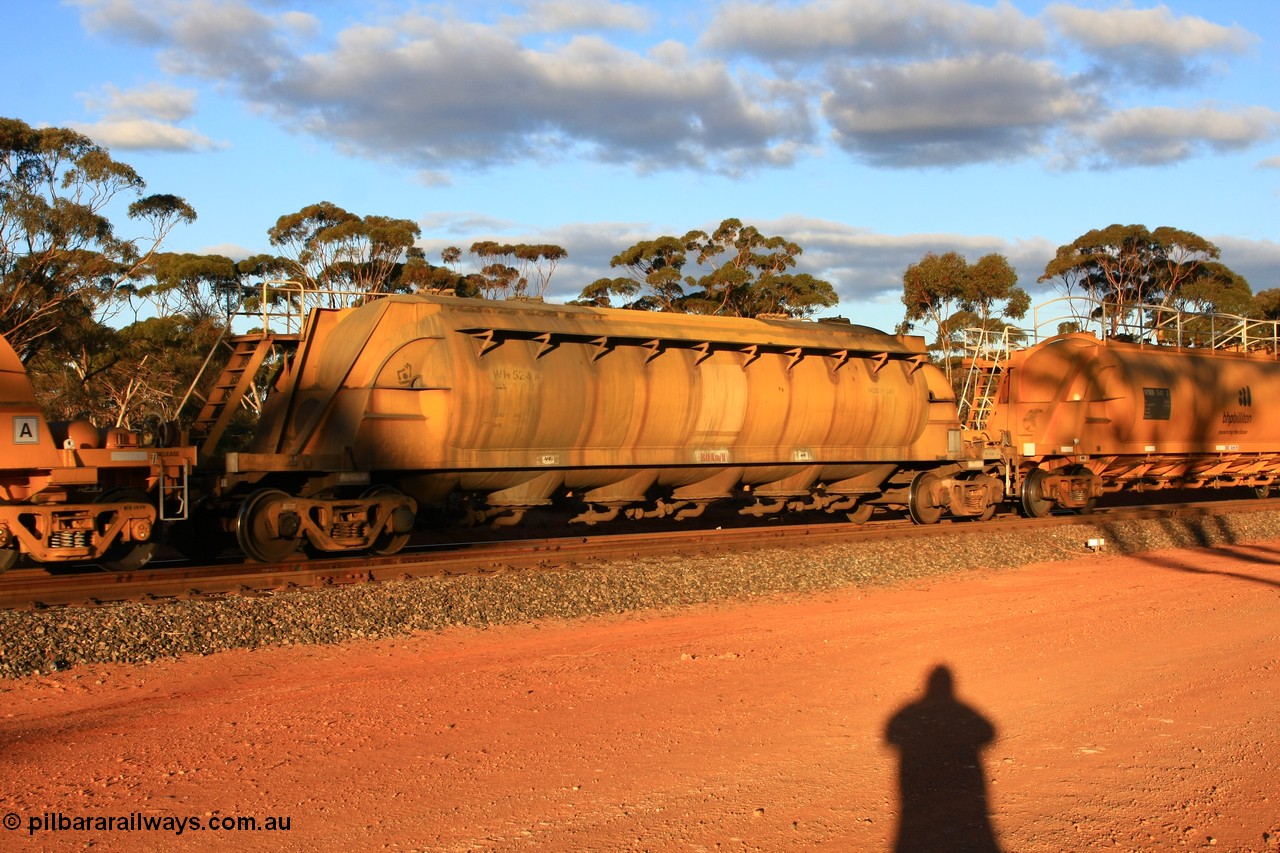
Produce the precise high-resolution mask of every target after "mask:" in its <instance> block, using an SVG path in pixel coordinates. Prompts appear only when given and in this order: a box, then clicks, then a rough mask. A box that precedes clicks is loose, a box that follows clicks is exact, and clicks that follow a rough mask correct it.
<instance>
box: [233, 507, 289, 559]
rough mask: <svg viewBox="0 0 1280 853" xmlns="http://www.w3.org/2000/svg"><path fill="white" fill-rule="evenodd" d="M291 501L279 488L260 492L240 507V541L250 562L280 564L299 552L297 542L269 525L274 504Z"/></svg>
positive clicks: (237, 523) (237, 527)
mask: <svg viewBox="0 0 1280 853" xmlns="http://www.w3.org/2000/svg"><path fill="white" fill-rule="evenodd" d="M288 499H289V496H288V495H287V494H285V493H284V492H282V491H280V490H279V489H259V490H258V491H256V492H254V493H253V494H251V495H250V496H249V499H248V500H246V501H245V502H244V503H243V504H242V505H241V506H240V512H239V514H238V515H237V516H236V542H237V543H239V545H240V550H242V551H244V553H245V554H246V555H248V557H249V558H250V559H252V560H257V561H258V562H260V563H277V562H279V561H280V560H284V559H286V558H287V557H289V555H290V554H293V553H294V552H295V551H297V550H298V540H297V539H284V538H281V537H280V536H278V535H276V533H275V532H274V531H272V530H271V528H270V526H269V525H268V524H267V518H268V512H267V511H268V509H270V506H271V503H272V502H273V501H279V500H288Z"/></svg>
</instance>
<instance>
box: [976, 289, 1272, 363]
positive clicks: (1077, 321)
mask: <svg viewBox="0 0 1280 853" xmlns="http://www.w3.org/2000/svg"><path fill="white" fill-rule="evenodd" d="M1064 309H1065V310H1064ZM1068 330H1074V331H1081V332H1091V333H1092V334H1093V335H1094V336H1095V337H1097V338H1098V339H1099V340H1105V339H1108V338H1111V339H1116V340H1125V341H1129V342H1132V343H1135V344H1138V345H1139V346H1176V347H1184V348H1188V349H1210V350H1221V351H1232V352H1252V353H1267V354H1270V355H1271V357H1272V358H1280V321H1278V320H1259V319H1256V318H1253V317H1242V316H1239V315H1236V314H1220V313H1211V312H1204V313H1198V312H1192V311H1184V310H1181V309H1179V308H1175V307H1173V306H1170V305H1145V304H1143V305H1135V304H1123V303H1122V304H1119V305H1117V303H1115V302H1110V301H1106V300H1100V299H1094V298H1092V297H1087V296H1078V295H1077V296H1059V297H1056V298H1054V299H1050V300H1049V301H1047V302H1043V303H1041V304H1040V305H1037V306H1036V307H1035V308H1034V309H1032V324H1031V327H1030V328H1029V329H1021V330H1019V331H1021V332H1022V333H1023V336H1024V337H1023V340H1025V341H1026V342H1027V344H1028V345H1034V344H1037V343H1040V342H1041V341H1042V340H1045V339H1047V338H1050V337H1053V336H1055V335H1059V334H1062V333H1063V331H1068ZM976 333H977V330H973V334H976ZM965 334H966V339H968V340H972V339H973V334H971V330H966V331H965Z"/></svg>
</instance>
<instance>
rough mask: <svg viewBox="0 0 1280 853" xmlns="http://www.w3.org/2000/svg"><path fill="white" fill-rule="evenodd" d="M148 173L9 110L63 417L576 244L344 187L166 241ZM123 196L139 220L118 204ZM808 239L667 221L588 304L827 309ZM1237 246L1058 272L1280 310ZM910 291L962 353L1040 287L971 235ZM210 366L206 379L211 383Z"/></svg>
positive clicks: (18, 333)
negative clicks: (257, 238) (972, 245)
mask: <svg viewBox="0 0 1280 853" xmlns="http://www.w3.org/2000/svg"><path fill="white" fill-rule="evenodd" d="M145 190H146V184H145V182H144V181H143V179H142V178H141V176H139V175H138V174H137V172H136V171H135V170H134V169H133V168H132V167H130V166H129V165H127V164H125V163H122V162H120V161H117V160H115V159H113V158H112V157H111V155H110V153H109V152H108V151H107V149H105V148H103V147H102V146H99V145H96V144H95V143H93V141H92V140H90V139H89V138H88V137H86V136H84V135H82V134H80V133H77V132H75V131H73V130H68V129H65V128H33V127H31V126H29V125H27V124H26V123H25V122H23V121H21V120H19V119H13V118H0V333H3V334H4V335H5V337H6V338H7V339H8V341H9V343H10V344H11V345H12V346H13V348H14V350H15V351H16V352H17V354H18V357H19V358H20V359H21V360H22V362H23V363H24V364H25V365H26V367H27V371H28V373H29V375H30V376H31V379H32V381H33V383H34V384H35V386H36V389H37V393H38V394H39V395H40V398H41V400H42V402H43V404H44V405H45V407H46V409H47V411H48V414H49V416H50V417H51V418H53V419H55V420H70V419H75V418H87V419H89V420H91V421H93V422H94V423H95V424H97V425H98V426H111V425H118V426H127V427H135V428H136V427H141V426H145V425H147V424H150V423H168V422H189V421H190V419H192V418H194V416H195V414H196V413H197V412H198V411H199V408H200V406H201V405H202V403H203V399H204V393H205V392H206V391H207V388H208V386H209V385H210V384H211V383H212V382H213V381H214V378H215V377H216V376H217V374H218V372H219V370H220V369H221V366H222V362H224V361H225V359H226V357H227V355H228V354H229V349H228V348H227V347H226V346H221V347H219V346H218V343H219V341H222V340H223V339H224V337H225V336H226V335H227V333H228V331H229V330H230V327H231V322H232V318H233V316H234V315H235V314H236V313H237V312H240V313H250V314H252V313H290V314H292V315H293V316H294V317H295V318H300V317H303V316H305V313H306V311H308V310H309V309H310V308H312V307H317V306H324V307H344V306H350V305H356V304H359V303H361V302H364V301H367V300H369V299H373V298H377V297H379V296H381V295H386V294H395V293H453V294H456V295H458V296H467V297H477V298H485V299H508V298H541V297H543V296H544V295H545V294H546V292H547V290H548V287H549V284H550V281H551V277H552V275H553V273H554V272H555V270H556V268H557V265H558V264H559V263H560V262H561V261H563V260H564V259H565V258H566V257H567V252H566V251H565V250H564V249H563V248H562V247H560V246H556V245H551V244H526V243H515V244H506V243H499V242H496V241H492V240H479V241H476V242H473V243H472V244H471V246H470V247H469V249H468V254H470V255H471V256H472V257H473V258H474V259H475V261H474V267H475V270H474V271H472V272H463V271H462V269H461V266H462V260H463V257H464V252H463V250H462V249H461V248H459V247H456V246H450V247H448V248H446V249H445V250H444V251H443V252H442V253H441V256H440V258H439V263H433V262H431V261H429V260H428V259H427V258H426V256H425V253H424V252H423V250H422V249H421V248H419V247H418V245H417V242H418V240H419V238H420V237H421V231H420V229H419V227H418V225H417V224H416V223H415V222H413V221H411V220H408V219H396V218H392V217H387V216H380V215H365V216H361V215H358V214H355V213H351V212H349V211H346V210H344V209H342V208H341V207H339V206H337V205H335V204H333V203H331V202H327V201H323V202H319V203H316V204H312V205H308V206H306V207H304V208H302V209H301V210H299V211H297V212H295V213H290V214H286V215H284V216H281V217H280V218H279V219H277V220H276V222H275V224H274V225H273V226H272V227H270V228H269V229H268V230H267V237H268V241H269V245H270V246H271V247H272V249H273V250H274V252H275V253H274V254H261V255H255V256H253V257H249V258H242V259H239V260H235V259H232V258H228V257H225V256H222V255H214V254H205V255H202V254H191V253H173V252H165V251H162V247H163V244H164V242H165V240H166V239H167V238H168V237H169V235H170V234H171V232H172V231H173V229H174V228H175V227H178V226H179V225H182V224H184V223H190V222H193V221H194V220H195V218H196V211H195V210H194V209H193V208H192V207H191V205H189V204H188V203H187V202H186V201H185V200H184V199H182V198H181V197H179V196H176V195H168V194H146V193H145ZM121 209H123V211H124V217H126V218H127V220H128V229H130V233H128V234H125V233H122V228H121V225H122V224H121V223H114V222H112V221H111V219H110V218H109V217H108V210H113V211H117V210H121ZM802 254H803V249H802V248H801V246H800V245H799V244H797V243H795V242H793V241H791V240H788V239H786V238H785V237H782V236H770V235H767V234H764V233H762V232H760V231H759V230H758V229H756V228H755V227H753V226H750V225H747V224H744V223H743V222H742V221H740V220H738V219H733V218H730V219H725V220H724V221H723V222H721V223H720V226H719V227H718V228H717V229H715V231H713V232H711V233H707V232H704V231H689V232H687V233H685V234H684V235H682V236H679V237H676V236H671V235H665V236H658V237H654V238H652V239H645V240H641V241H639V242H637V243H636V244H635V245H633V246H631V247H629V248H627V249H624V250H623V251H621V252H619V253H618V254H617V255H615V256H614V257H613V259H612V260H611V261H610V266H611V268H613V269H614V270H616V271H617V273H618V274H617V275H615V276H613V277H604V278H600V279H597V280H596V281H594V282H592V283H591V284H589V285H588V286H587V287H585V288H584V289H583V290H582V292H581V294H580V296H579V297H578V299H577V300H576V303H577V304H580V305H588V306H598V307H616V308H629V309H634V310H645V311H658V312H684V313H697V314H708V315H722V316H734V317H756V316H783V317H799V318H803V317H809V316H812V315H813V314H815V313H816V312H817V311H819V310H821V309H824V308H829V307H831V306H833V305H835V304H836V302H837V301H838V297H837V295H836V292H835V289H834V288H833V287H832V285H831V284H830V282H827V281H824V280H822V279H820V278H816V277H814V276H812V275H809V274H808V273H797V272H796V271H795V267H796V265H797V261H798V259H799V258H800V256H801V255H802ZM1218 256H1219V252H1218V249H1217V247H1216V246H1214V245H1213V244H1212V243H1210V242H1208V241H1207V240H1204V239H1203V238H1200V237H1198V236H1197V235H1195V234H1191V233H1189V232H1183V231H1176V230H1174V229H1170V228H1157V229H1156V230H1155V231H1153V232H1148V231H1147V230H1146V229H1145V228H1143V227H1142V226H1136V225H1133V226H1119V225H1113V226H1111V227H1110V228H1106V229H1102V230H1099V231H1091V232H1089V233H1088V234H1086V235H1084V236H1082V237H1081V238H1079V239H1078V240H1076V241H1075V242H1074V243H1072V244H1070V245H1068V246H1063V247H1061V248H1060V249H1059V250H1058V253H1057V255H1056V256H1055V258H1054V259H1053V260H1052V261H1050V262H1049V264H1048V265H1047V266H1046V268H1045V274H1044V276H1042V277H1041V279H1040V280H1041V282H1045V281H1053V282H1055V285H1056V286H1057V287H1058V288H1059V289H1060V290H1063V291H1064V292H1081V293H1084V294H1088V295H1090V296H1092V297H1094V298H1096V299H1097V300H1099V302H1100V303H1106V302H1108V301H1109V302H1110V303H1112V304H1115V305H1117V306H1118V305H1121V304H1128V303H1131V302H1133V301H1138V300H1159V301H1161V302H1162V303H1163V304H1168V305H1174V306H1179V307H1187V308H1193V309H1211V310H1219V311H1229V312H1233V313H1238V314H1247V315H1250V316H1258V317H1280V291H1277V290H1271V291H1264V292H1263V293H1260V294H1258V295H1257V296H1256V297H1255V296H1253V294H1252V293H1251V291H1250V289H1249V285H1248V283H1247V282H1245V281H1244V279H1243V278H1241V277H1240V276H1238V275H1236V274H1235V273H1233V272H1231V271H1230V270H1229V269H1227V268H1226V267H1225V266H1223V265H1221V264H1220V263H1218ZM903 302H904V304H905V306H906V309H907V310H906V316H905V319H904V321H903V324H902V326H900V327H899V331H900V332H903V333H905V332H908V331H911V330H912V329H914V328H915V327H916V326H917V325H919V326H922V327H924V328H925V329H926V330H927V331H928V332H929V333H930V337H931V340H930V345H931V347H932V349H933V351H934V352H935V354H936V355H937V356H938V358H939V359H940V360H941V361H943V362H946V363H949V362H950V361H951V360H952V356H953V355H954V353H955V350H956V347H957V346H958V341H959V338H958V336H959V334H960V332H961V330H962V329H964V328H966V327H973V326H978V327H983V328H992V329H998V328H1003V326H1005V325H1007V324H1010V323H1011V322H1012V321H1015V320H1018V319H1020V318H1022V317H1023V316H1024V315H1025V314H1026V312H1027V310H1028V307H1029V304H1030V300H1029V297H1028V295H1027V293H1026V292H1025V290H1023V289H1022V288H1020V287H1018V286H1017V275H1016V273H1015V272H1014V271H1013V269H1012V267H1011V266H1010V265H1009V263H1008V261H1007V260H1006V259H1005V258H1003V257H1002V256H1000V255H994V254H993V255H986V256H984V257H982V258H979V259H978V260H977V261H976V262H974V263H972V264H971V263H969V262H968V261H967V260H966V259H965V258H963V257H962V256H960V255H959V254H957V253H955V252H948V253H945V254H942V255H935V254H933V253H930V254H928V255H926V256H925V257H924V258H922V259H921V260H920V261H919V262H918V263H916V264H912V265H911V267H909V268H908V269H907V271H906V273H905V274H904V276H903ZM210 352H214V353H215V356H214V358H213V360H212V362H211V363H210V364H208V365H206V366H205V367H204V372H203V373H202V374H201V373H200V371H201V369H202V365H203V364H204V362H205V358H206V355H207V354H208V353H210ZM198 374H199V375H201V376H202V377H203V378H202V380H201V382H202V384H201V385H196V386H195V387H194V391H193V383H194V382H195V380H196V377H197V375H198ZM192 391H193V392H192ZM189 392H192V393H189ZM260 402H261V400H260V399H254V398H251V400H250V402H249V405H250V407H252V406H253V405H256V404H260ZM249 414H251V413H249ZM246 417H248V415H246Z"/></svg>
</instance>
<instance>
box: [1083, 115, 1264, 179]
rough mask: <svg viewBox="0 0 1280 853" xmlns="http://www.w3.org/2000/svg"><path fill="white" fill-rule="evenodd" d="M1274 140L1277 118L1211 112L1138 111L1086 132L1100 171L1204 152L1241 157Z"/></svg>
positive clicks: (1170, 161)
mask: <svg viewBox="0 0 1280 853" xmlns="http://www.w3.org/2000/svg"><path fill="white" fill-rule="evenodd" d="M1278 134H1280V112H1276V111H1275V110H1269V109H1266V108H1264V107H1252V108H1249V109H1244V110H1231V111H1228V110H1220V109H1216V108H1214V107H1210V106H1205V107H1200V108H1197V109H1176V108H1172V107H1137V108H1134V109H1131V110H1125V111H1122V112H1117V113H1114V114H1112V115H1110V116H1108V117H1107V118H1106V119H1104V120H1103V121H1101V122H1099V123H1097V124H1096V125H1094V126H1092V127H1090V128H1089V129H1088V130H1087V131H1086V137H1087V138H1088V139H1089V140H1090V141H1091V143H1092V144H1093V146H1094V149H1095V154H1096V157H1097V162H1098V163H1099V164H1101V165H1104V166H1112V165H1142V166H1152V165H1163V164H1167V163H1173V162H1177V161H1179V160H1185V159H1187V158H1188V157H1191V156H1193V155H1195V154H1197V153H1200V152H1201V151H1205V150H1209V151H1215V152H1227V151H1241V150H1244V149H1247V148H1250V147H1252V146H1254V145H1257V144H1258V143H1260V142H1264V141H1267V140H1270V139H1275V138H1276V137H1277V135H1278Z"/></svg>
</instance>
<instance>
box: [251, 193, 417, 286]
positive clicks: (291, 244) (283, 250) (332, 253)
mask: <svg viewBox="0 0 1280 853" xmlns="http://www.w3.org/2000/svg"><path fill="white" fill-rule="evenodd" d="M420 234H421V229H420V228H419V227H418V225H417V223H415V222H413V221H412V220H409V219H394V218H392V217H388V216H378V215H371V216H363V217H361V216H357V215H356V214H354V213H349V212H348V211H346V210H343V209H342V208H341V207H339V206H338V205H336V204H333V203H332V202H328V201H322V202H319V203H317V204H312V205H308V206H307V207H304V208H302V209H301V210H299V211H297V212H296V213H290V214H286V215H285V216H281V217H280V218H279V219H277V220H276V224H275V225H274V226H272V227H271V228H270V229H268V231H267V236H268V238H269V239H270V241H271V245H272V246H274V247H276V248H277V249H278V250H280V262H281V263H280V272H281V273H282V274H283V275H284V277H285V278H287V279H289V280H290V281H291V282H293V286H294V287H296V288H297V290H296V291H294V292H297V293H298V294H299V295H300V296H303V301H304V302H307V303H309V304H320V305H326V306H328V307H333V308H337V307H343V306H346V305H351V304H358V303H359V302H361V301H363V300H364V299H366V298H367V297H368V296H370V295H374V294H381V293H389V292H394V291H396V290H397V289H399V288H398V282H397V279H396V273H397V272H398V271H399V270H400V269H401V268H402V267H403V265H404V263H405V261H406V259H407V257H408V254H409V252H410V251H411V250H412V249H413V247H414V242H415V241H416V240H417V239H418V236H419V235H420ZM300 307H301V306H300Z"/></svg>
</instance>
